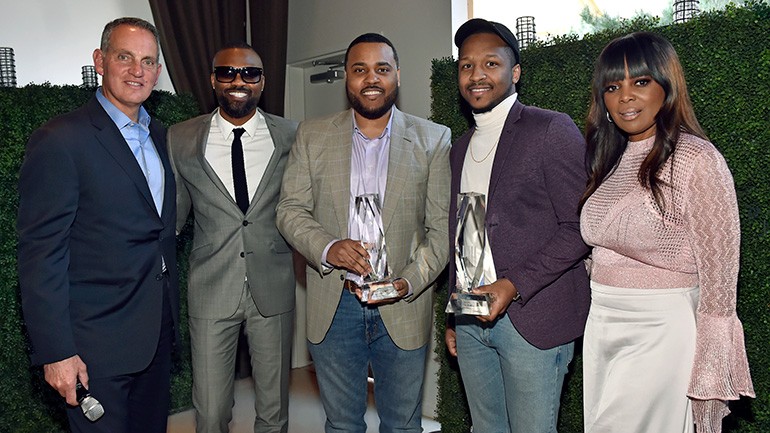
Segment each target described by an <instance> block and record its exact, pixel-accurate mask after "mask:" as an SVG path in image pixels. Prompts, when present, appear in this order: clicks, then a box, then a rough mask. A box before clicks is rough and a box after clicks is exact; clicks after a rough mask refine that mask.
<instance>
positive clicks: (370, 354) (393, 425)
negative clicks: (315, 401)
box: [308, 290, 427, 433]
mask: <svg viewBox="0 0 770 433" xmlns="http://www.w3.org/2000/svg"><path fill="white" fill-rule="evenodd" d="M308 348H309V349H310V355H311V356H312V357H313V363H314V364H315V370H316V377H317V378H318V387H319V388H320V391H321V401H322V402H323V406H324V411H325V412H326V425H325V431H326V433H333V432H345V433H365V432H366V422H365V421H364V414H365V413H366V400H367V392H368V383H367V376H368V370H369V366H370V364H371V368H372V373H373V375H374V381H375V382H374V400H375V403H376V405H377V413H378V415H379V417H380V433H390V432H414V433H419V432H422V426H421V422H422V413H421V412H422V384H423V377H424V373H425V360H426V355H427V345H425V346H423V347H421V348H419V349H415V350H403V349H400V348H399V347H398V346H396V345H395V343H393V340H391V338H390V336H389V335H388V331H387V330H386V329H385V325H384V324H383V322H382V319H381V318H380V311H379V310H378V309H377V308H376V307H367V306H366V305H362V304H361V303H360V302H359V301H358V298H356V296H355V295H353V294H351V293H349V292H348V291H347V290H343V291H342V299H340V305H339V306H338V307H337V312H336V314H335V316H334V320H333V321H332V325H331V328H329V332H328V333H327V334H326V337H325V338H324V340H323V341H322V342H321V343H319V344H312V343H308Z"/></svg>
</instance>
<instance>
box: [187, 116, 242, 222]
mask: <svg viewBox="0 0 770 433" xmlns="http://www.w3.org/2000/svg"><path fill="white" fill-rule="evenodd" d="M215 114H216V111H214V113H212V114H211V115H210V116H209V117H208V118H204V121H202V122H200V123H199V124H198V127H197V128H196V130H195V136H194V137H193V140H194V142H195V143H196V146H197V152H196V156H197V158H198V163H199V164H200V166H201V169H203V172H204V173H206V176H208V178H209V179H210V180H211V183H213V184H214V186H215V187H216V188H217V189H218V190H219V192H221V193H222V195H223V196H224V198H225V200H227V201H229V202H231V203H232V204H233V206H235V207H236V208H238V205H237V204H236V203H235V199H234V198H233V196H231V195H230V192H229V191H228V190H227V187H226V186H225V184H224V182H222V179H220V178H219V176H217V173H216V172H215V171H214V168H213V167H211V165H210V164H209V162H208V161H207V160H206V143H207V142H208V139H209V130H210V129H211V120H212V119H213V118H214V115H215Z"/></svg>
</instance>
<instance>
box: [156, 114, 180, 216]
mask: <svg viewBox="0 0 770 433" xmlns="http://www.w3.org/2000/svg"><path fill="white" fill-rule="evenodd" d="M150 137H152V141H153V143H155V149H157V151H158V156H159V157H160V161H161V164H163V205H162V206H161V208H160V209H161V215H160V218H161V219H162V220H163V221H171V223H173V222H174V219H175V218H172V217H173V216H174V212H173V211H174V210H175V209H176V188H175V187H174V171H173V169H172V168H171V161H170V160H169V157H168V146H167V145H166V131H165V129H163V128H162V127H161V126H160V125H159V124H158V123H156V122H155V121H152V120H151V121H150ZM154 203H155V202H154V201H153V208H154V206H155V204H154Z"/></svg>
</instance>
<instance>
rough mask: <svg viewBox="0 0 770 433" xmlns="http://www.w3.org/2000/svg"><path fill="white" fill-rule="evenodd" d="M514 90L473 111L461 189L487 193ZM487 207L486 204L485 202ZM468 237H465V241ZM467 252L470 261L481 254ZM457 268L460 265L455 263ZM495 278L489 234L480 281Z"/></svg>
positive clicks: (463, 279) (486, 281)
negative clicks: (492, 104)
mask: <svg viewBox="0 0 770 433" xmlns="http://www.w3.org/2000/svg"><path fill="white" fill-rule="evenodd" d="M516 97H517V94H516V93H514V94H513V95H511V96H509V97H507V98H505V99H504V100H503V101H501V102H500V103H499V104H497V106H496V107H494V108H492V109H491V110H490V111H487V112H485V113H481V114H474V115H473V118H474V120H475V121H476V129H475V131H473V135H472V136H471V141H470V143H469V144H468V150H467V151H466V152H465V161H464V162H463V171H462V175H461V177H460V192H461V193H464V192H476V193H479V194H483V195H484V197H485V200H484V202H485V204H486V201H487V200H486V197H487V196H488V195H489V178H490V176H491V175H492V163H493V162H494V160H495V154H496V153H497V143H498V142H499V141H500V134H501V133H502V132H503V126H504V125H505V119H507V118H508V113H509V112H510V111H511V107H513V104H514V102H516ZM485 207H486V206H485ZM469 241H470V239H468V240H466V243H465V244H466V245H471V243H469ZM467 253H468V255H469V256H474V258H471V261H473V262H475V261H476V260H477V257H478V256H479V255H480V253H481V252H480V251H467ZM457 269H458V271H459V270H460V269H461V267H460V266H459V263H458V268H457ZM459 274H460V272H458V275H457V278H458V281H459V282H461V284H463V283H464V282H465V281H466V280H467V278H465V277H464V276H462V275H459ZM495 281H497V272H495V263H494V260H493V258H492V251H491V250H490V248H489V238H488V237H487V239H486V246H485V248H484V274H483V278H482V280H481V282H480V284H481V285H484V284H491V283H493V282H495Z"/></svg>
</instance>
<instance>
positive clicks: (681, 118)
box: [580, 33, 754, 433]
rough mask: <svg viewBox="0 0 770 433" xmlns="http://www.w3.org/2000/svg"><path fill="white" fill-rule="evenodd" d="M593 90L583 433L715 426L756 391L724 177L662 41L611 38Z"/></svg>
mask: <svg viewBox="0 0 770 433" xmlns="http://www.w3.org/2000/svg"><path fill="white" fill-rule="evenodd" d="M592 87H593V92H592V93H593V99H592V102H591V109H590V112H589V115H588V120H587V124H586V141H587V144H588V150H587V161H588V167H589V181H588V188H587V191H586V193H585V195H584V196H583V200H582V202H581V205H582V211H581V221H580V223H581V224H580V226H581V231H582V234H583V239H584V240H585V242H586V243H587V244H589V245H591V246H592V247H593V253H592V261H591V265H590V267H591V269H590V275H591V297H592V300H591V309H590V313H589V317H588V323H587V324H586V331H585V337H584V338H585V339H584V348H583V374H584V405H585V411H584V418H585V431H586V433H600V432H602V433H605V432H606V433H610V432H612V433H616V432H622V433H692V432H694V431H695V428H694V424H697V427H698V433H710V432H720V431H721V425H722V418H723V417H724V416H725V415H727V414H728V413H729V410H728V409H727V401H728V400H737V399H738V398H739V397H740V396H741V395H746V396H751V397H753V396H754V390H753V387H752V384H751V377H750V375H749V368H748V361H747V359H746V350H745V347H744V342H743V327H742V326H741V322H740V321H739V320H738V317H737V316H736V313H735V300H736V285H737V279H738V266H739V265H738V263H739V261H738V258H739V249H740V223H739V220H738V205H737V202H736V197H735V188H734V186H733V179H732V176H731V174H730V171H729V169H728V168H727V164H726V163H725V160H724V158H723V157H722V155H721V154H720V153H719V151H718V150H717V149H716V148H715V147H714V145H713V144H711V143H710V142H709V141H708V139H707V138H706V135H705V133H704V132H703V130H702V129H701V127H700V125H699V124H698V121H697V119H696V118H695V113H694V112H693V109H692V104H691V102H690V97H689V95H688V93H687V85H686V84H685V80H684V73H683V72H682V66H681V64H680V63H679V59H678V57H677V55H676V52H675V51H674V48H673V47H672V46H671V44H670V43H669V42H668V41H667V40H665V39H664V38H663V37H661V36H659V35H657V34H653V33H633V34H630V35H627V36H624V37H621V38H618V39H616V40H614V41H612V42H610V44H609V45H608V46H607V47H605V48H604V50H603V51H602V53H601V56H600V57H599V60H598V61H597V64H596V69H595V72H594V77H593V84H592Z"/></svg>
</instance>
